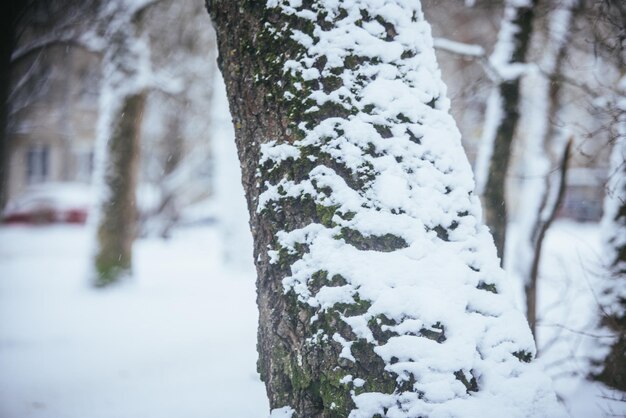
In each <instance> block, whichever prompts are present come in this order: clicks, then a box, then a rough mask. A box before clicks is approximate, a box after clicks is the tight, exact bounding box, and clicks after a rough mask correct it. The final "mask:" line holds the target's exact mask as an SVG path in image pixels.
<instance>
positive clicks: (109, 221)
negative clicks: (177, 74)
mask: <svg viewBox="0 0 626 418" xmlns="http://www.w3.org/2000/svg"><path fill="white" fill-rule="evenodd" d="M144 103H145V94H143V93H141V94H135V95H132V96H127V97H125V98H124V104H123V106H122V108H121V112H120V113H119V114H118V115H116V118H115V120H114V127H113V129H112V131H111V132H112V134H111V137H110V139H109V141H108V144H107V146H108V150H107V152H108V155H109V161H108V164H107V165H108V167H107V171H106V179H105V182H106V185H107V188H108V189H109V190H110V196H109V198H108V199H107V202H106V204H105V205H104V206H103V207H102V209H101V219H100V223H99V225H98V244H99V245H98V252H97V254H96V259H95V263H96V271H97V279H96V285H97V286H106V285H108V284H110V283H112V282H115V281H117V280H119V279H120V278H121V277H123V276H126V275H129V274H130V273H131V268H132V246H133V241H134V240H135V235H136V223H137V207H136V202H135V199H136V198H135V191H136V185H137V174H138V163H139V138H140V128H141V121H142V114H143V108H144Z"/></svg>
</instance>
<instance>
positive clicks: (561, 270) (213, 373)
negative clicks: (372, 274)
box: [0, 222, 626, 418]
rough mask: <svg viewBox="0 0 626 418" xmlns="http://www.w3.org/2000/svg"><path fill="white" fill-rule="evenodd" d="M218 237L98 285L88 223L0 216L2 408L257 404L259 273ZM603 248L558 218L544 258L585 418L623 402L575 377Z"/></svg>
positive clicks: (139, 248) (551, 330)
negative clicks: (6, 221) (92, 276)
mask: <svg viewBox="0 0 626 418" xmlns="http://www.w3.org/2000/svg"><path fill="white" fill-rule="evenodd" d="M221 242H222V240H221V239H220V238H219V235H218V232H217V229H216V228H214V227H198V228H193V229H192V228H186V229H181V230H178V231H177V232H176V234H175V235H174V237H173V238H172V239H171V240H169V241H161V240H154V239H148V240H140V241H138V242H137V244H136V247H135V254H136V271H135V278H134V280H133V282H131V283H128V284H126V285H124V286H120V287H118V288H114V289H111V290H104V291H97V290H93V289H91V288H90V287H89V286H88V283H87V281H86V279H85V277H86V274H85V272H86V270H87V261H88V255H89V245H88V244H89V237H88V234H87V228H85V227H70V226H53V227H2V228H0V417H1V418H26V417H37V418H44V417H47V418H160V417H163V418H172V417H180V418H195V417H198V418H200V417H202V418H238V417H241V418H254V417H266V416H267V414H268V406H267V401H266V399H265V392H264V387H263V384H262V383H261V382H260V381H259V378H258V375H257V373H256V370H255V362H256V357H257V355H256V351H255V341H256V321H257V313H256V305H255V291H254V273H253V271H252V269H251V268H249V269H244V271H243V272H242V271H241V270H239V271H235V270H233V269H231V268H229V267H227V266H226V265H224V263H223V261H222V256H221V254H222V248H221ZM598 251H599V235H598V228H597V226H596V225H579V224H574V223H569V222H559V223H557V224H556V225H555V226H554V227H553V229H552V230H551V231H550V233H549V235H548V238H547V251H546V257H545V258H544V260H543V269H544V274H543V275H544V277H545V279H544V284H543V286H544V289H545V292H544V293H543V294H544V296H543V298H542V299H541V300H540V304H541V306H543V307H544V311H547V313H545V314H543V318H542V324H543V325H542V326H541V327H540V329H539V333H540V334H539V341H540V348H541V347H543V348H544V349H543V351H544V352H543V354H542V360H541V361H542V362H543V364H544V365H545V366H546V367H547V369H548V371H549V373H550V374H551V375H553V376H555V377H556V378H557V379H556V382H555V386H556V388H557V389H558V390H559V393H560V394H561V396H562V397H563V398H564V400H565V403H566V406H567V407H568V409H569V410H570V413H571V414H572V416H573V417H580V418H594V417H602V416H620V415H622V416H623V415H626V403H624V402H612V401H610V400H607V399H606V398H607V397H609V398H610V397H614V396H615V394H612V393H611V392H610V391H608V390H607V389H606V388H604V387H602V386H600V385H595V384H590V383H586V382H584V381H582V380H581V379H582V376H581V373H582V372H583V371H584V362H583V361H582V359H581V357H582V356H583V355H584V349H585V348H584V347H585V341H584V335H582V334H581V333H580V331H584V330H585V327H586V326H587V324H588V322H589V319H590V316H591V315H593V314H594V309H595V306H594V302H593V294H592V292H590V288H591V283H592V282H593V280H594V279H593V277H592V276H593V271H594V269H596V270H595V271H597V259H598Z"/></svg>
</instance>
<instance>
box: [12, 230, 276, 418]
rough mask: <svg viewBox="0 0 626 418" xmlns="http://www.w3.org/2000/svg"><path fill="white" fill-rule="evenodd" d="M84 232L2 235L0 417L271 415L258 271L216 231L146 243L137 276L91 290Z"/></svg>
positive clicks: (140, 246) (138, 259)
mask: <svg viewBox="0 0 626 418" xmlns="http://www.w3.org/2000/svg"><path fill="white" fill-rule="evenodd" d="M86 231H87V229H86V228H84V227H67V226H58V227H31V228H28V227H5V228H1V229H0V417H2V418H25V417H38V418H39V417H41V418H43V417H48V418H159V417H163V418H172V417H180V418H187V417H188V418H195V417H197V418H200V417H202V418H207V417H216V418H218V417H242V418H243V417H263V416H267V414H268V409H269V407H268V405H267V401H266V399H265V389H264V387H263V384H262V383H261V381H260V380H259V378H258V375H257V373H256V358H257V355H256V346H255V344H256V322H257V313H256V305H255V290H254V273H252V272H248V274H242V273H236V272H232V271H227V270H226V269H225V268H223V266H222V265H221V263H220V258H221V257H220V254H221V249H220V248H219V242H218V241H219V240H218V239H217V238H216V235H217V233H216V231H215V230H213V229H209V228H199V229H186V230H182V231H178V233H177V234H176V235H175V237H174V239H172V240H170V241H160V240H142V241H139V242H138V243H137V245H136V247H135V251H136V277H135V280H134V282H133V283H130V284H128V285H126V286H121V287H119V288H116V289H111V290H105V291H96V290H93V289H91V288H89V286H88V285H87V283H86V280H85V271H86V267H87V260H88V254H89V249H88V247H89V246H88V242H89V241H88V234H87V233H86Z"/></svg>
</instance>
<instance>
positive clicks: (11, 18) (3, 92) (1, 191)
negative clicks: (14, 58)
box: [0, 0, 28, 211]
mask: <svg viewBox="0 0 626 418" xmlns="http://www.w3.org/2000/svg"><path fill="white" fill-rule="evenodd" d="M27 6H28V3H27V2H24V1H20V0H5V1H4V2H2V9H0V10H2V29H1V31H2V36H1V37H0V211H2V209H4V206H5V204H6V202H7V198H8V176H9V133H8V132H7V130H8V129H7V127H8V118H9V89H10V85H11V55H12V54H13V50H14V49H15V45H16V42H17V33H16V31H17V26H18V21H19V20H20V17H21V16H22V13H23V12H24V10H26V8H27Z"/></svg>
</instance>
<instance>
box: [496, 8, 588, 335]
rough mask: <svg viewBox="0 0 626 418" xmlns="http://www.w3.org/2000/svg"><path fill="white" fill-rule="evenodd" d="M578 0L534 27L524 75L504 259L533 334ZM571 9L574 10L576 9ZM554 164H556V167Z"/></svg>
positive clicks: (563, 162)
mask: <svg viewBox="0 0 626 418" xmlns="http://www.w3.org/2000/svg"><path fill="white" fill-rule="evenodd" d="M577 3H578V2H577V1H575V0H571V1H567V2H561V3H559V4H557V5H554V6H552V7H551V8H550V10H549V13H548V14H547V16H546V20H547V24H546V26H547V30H545V31H540V30H535V33H536V34H538V35H539V36H537V39H536V42H540V43H541V45H542V46H543V48H542V49H541V51H542V52H541V56H540V58H539V60H538V62H537V65H536V66H534V67H533V69H532V70H531V71H528V73H527V74H526V77H525V78H524V80H522V88H523V90H524V94H523V100H522V102H523V104H522V105H521V108H522V115H521V120H520V121H521V124H522V125H521V126H522V127H523V129H520V135H519V136H520V138H519V139H520V142H521V146H522V147H523V150H522V153H521V156H520V158H519V162H518V167H517V172H518V175H519V177H520V179H519V189H518V193H517V194H518V197H517V201H518V207H517V210H516V218H515V224H516V227H517V234H516V235H517V239H516V242H512V243H511V244H512V247H513V248H511V250H510V252H509V254H510V255H511V256H512V257H511V259H510V260H505V265H506V266H507V267H509V268H510V271H513V272H515V274H517V275H518V276H519V277H520V279H521V281H522V283H523V284H524V290H525V295H526V316H527V318H528V322H529V324H530V328H531V330H532V331H533V335H536V333H535V328H536V322H537V283H538V278H539V262H540V259H541V252H542V251H541V249H542V244H543V239H544V237H545V234H546V232H547V230H548V228H549V227H550V224H551V223H552V220H553V219H554V216H555V215H556V210H557V209H558V206H559V204H560V201H561V199H560V198H559V197H561V198H562V196H563V192H564V190H563V186H564V181H565V175H566V167H567V162H568V161H567V160H568V158H569V150H570V146H569V145H567V132H566V131H565V130H564V129H563V128H561V123H560V122H561V120H562V117H561V116H562V107H563V103H562V101H563V99H562V95H563V92H562V80H561V78H562V73H563V64H564V61H565V58H566V55H567V54H566V53H567V44H568V41H569V39H570V38H571V29H570V24H571V20H572V15H573V13H574V12H575V11H577V10H578V5H577ZM574 9H575V10H574ZM555 167H556V169H555Z"/></svg>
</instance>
